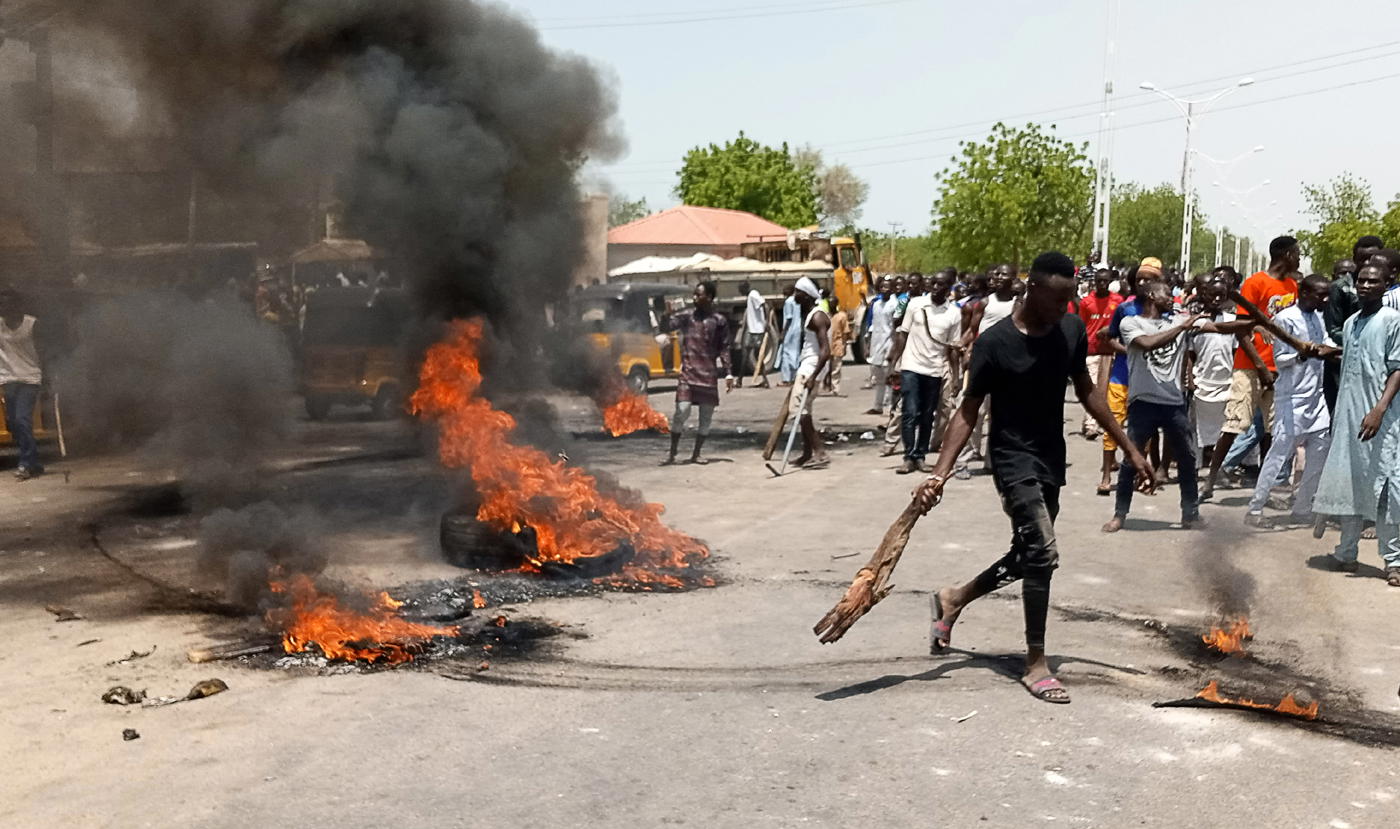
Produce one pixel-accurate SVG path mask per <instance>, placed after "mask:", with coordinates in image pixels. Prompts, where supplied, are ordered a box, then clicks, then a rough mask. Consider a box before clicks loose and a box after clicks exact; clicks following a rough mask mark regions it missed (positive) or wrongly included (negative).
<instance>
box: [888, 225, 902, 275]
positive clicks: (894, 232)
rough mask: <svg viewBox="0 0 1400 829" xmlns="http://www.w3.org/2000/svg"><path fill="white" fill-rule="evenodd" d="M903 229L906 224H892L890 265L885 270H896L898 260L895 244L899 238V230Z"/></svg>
mask: <svg viewBox="0 0 1400 829" xmlns="http://www.w3.org/2000/svg"><path fill="white" fill-rule="evenodd" d="M902 227H904V222H890V264H889V267H887V268H885V270H889V271H892V270H894V269H895V264H896V259H895V244H894V243H895V240H896V239H897V238H899V230H900V228H902Z"/></svg>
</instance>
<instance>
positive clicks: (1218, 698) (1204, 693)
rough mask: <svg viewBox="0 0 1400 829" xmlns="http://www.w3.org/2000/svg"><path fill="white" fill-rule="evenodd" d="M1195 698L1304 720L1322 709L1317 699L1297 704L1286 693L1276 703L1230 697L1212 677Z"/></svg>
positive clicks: (1314, 715) (1312, 718)
mask: <svg viewBox="0 0 1400 829" xmlns="http://www.w3.org/2000/svg"><path fill="white" fill-rule="evenodd" d="M1196 698H1197V699H1203V700H1206V701H1207V702H1215V703H1220V704H1222V705H1240V706H1243V707H1245V708H1257V709H1259V710H1261V711H1277V712H1279V713H1280V714H1288V715H1289V716H1291V717H1301V718H1302V719H1305V720H1315V719H1317V715H1318V712H1319V711H1321V709H1322V706H1321V705H1320V704H1319V703H1318V702H1317V700H1313V701H1312V702H1310V703H1308V705H1307V706H1306V707H1304V706H1302V705H1299V704H1298V701H1297V700H1296V699H1294V698H1293V695H1292V694H1286V695H1285V696H1284V698H1283V699H1282V700H1280V701H1279V704H1278V705H1269V704H1268V703H1264V702H1255V701H1254V700H1252V699H1245V698H1243V697H1241V698H1238V699H1232V698H1230V697H1226V696H1222V695H1221V693H1220V683H1219V682H1217V681H1215V680H1213V679H1212V680H1211V681H1210V683H1209V684H1208V685H1206V687H1204V688H1202V689H1201V690H1200V692H1199V693H1197V694H1196Z"/></svg>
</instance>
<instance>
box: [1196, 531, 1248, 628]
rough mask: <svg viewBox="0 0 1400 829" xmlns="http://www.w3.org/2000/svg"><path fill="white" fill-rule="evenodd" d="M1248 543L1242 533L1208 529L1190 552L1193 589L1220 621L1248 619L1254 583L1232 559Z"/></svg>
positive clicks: (1246, 572)
mask: <svg viewBox="0 0 1400 829" xmlns="http://www.w3.org/2000/svg"><path fill="white" fill-rule="evenodd" d="M1248 544H1249V541H1248V539H1247V538H1246V537H1245V534H1244V532H1243V531H1242V530H1240V529H1237V528H1234V527H1220V526H1212V527H1211V528H1210V529H1209V530H1207V531H1206V534H1204V535H1203V536H1202V541H1201V543H1199V544H1197V545H1196V546H1194V547H1193V548H1192V549H1191V556H1190V558H1191V572H1192V573H1193V574H1194V575H1195V578H1196V584H1197V587H1198V589H1199V590H1200V591H1201V593H1202V594H1203V595H1204V596H1205V599H1206V601H1208V602H1209V603H1210V605H1211V610H1212V612H1214V613H1216V614H1217V615H1218V616H1219V617H1220V618H1221V619H1225V620H1232V619H1244V618H1248V617H1249V615H1250V609H1251V608H1252V607H1253V606H1254V596H1255V592H1256V590H1257V588H1258V583H1257V582H1256V581H1255V578H1254V576H1252V575H1251V574H1250V573H1249V572H1248V571H1246V570H1244V569H1242V568H1241V567H1240V566H1239V565H1238V564H1236V563H1235V560H1234V557H1235V555H1237V553H1238V551H1239V550H1242V549H1246V548H1247V547H1248Z"/></svg>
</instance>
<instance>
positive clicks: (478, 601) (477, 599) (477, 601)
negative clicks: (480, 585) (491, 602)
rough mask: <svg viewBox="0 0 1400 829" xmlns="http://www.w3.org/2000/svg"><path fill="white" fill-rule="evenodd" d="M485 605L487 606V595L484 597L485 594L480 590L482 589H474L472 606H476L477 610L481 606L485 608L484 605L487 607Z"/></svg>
mask: <svg viewBox="0 0 1400 829" xmlns="http://www.w3.org/2000/svg"><path fill="white" fill-rule="evenodd" d="M485 606H486V599H485V597H483V596H482V595H481V591H480V590H473V591H472V607H474V608H476V609H477V610H480V609H481V608H483V607H485Z"/></svg>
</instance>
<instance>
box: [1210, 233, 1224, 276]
mask: <svg viewBox="0 0 1400 829" xmlns="http://www.w3.org/2000/svg"><path fill="white" fill-rule="evenodd" d="M1224 256H1225V226H1224V225H1221V226H1220V229H1219V230H1217V231H1215V261H1214V262H1212V263H1211V267H1212V268H1214V267H1215V266H1217V265H1220V264H1222V262H1221V259H1223V258H1224Z"/></svg>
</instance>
